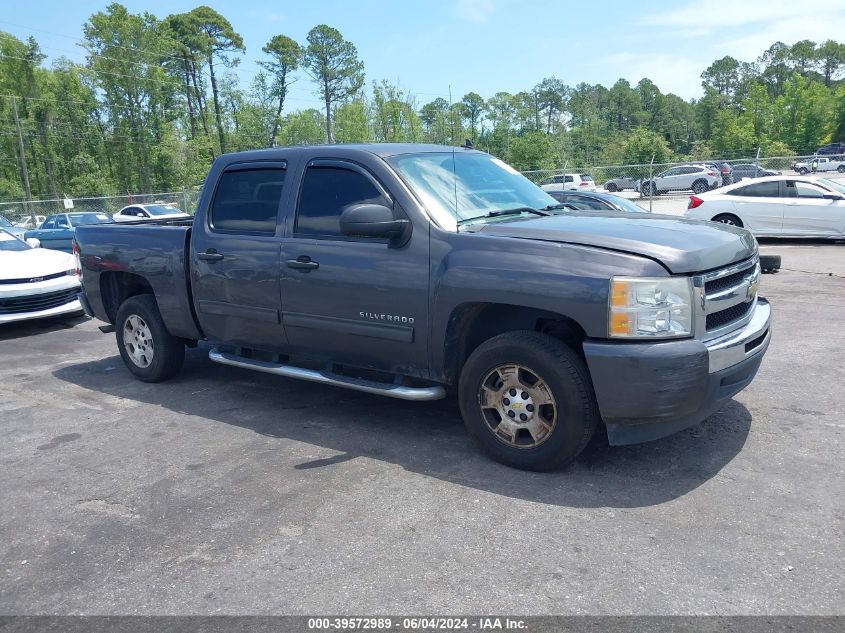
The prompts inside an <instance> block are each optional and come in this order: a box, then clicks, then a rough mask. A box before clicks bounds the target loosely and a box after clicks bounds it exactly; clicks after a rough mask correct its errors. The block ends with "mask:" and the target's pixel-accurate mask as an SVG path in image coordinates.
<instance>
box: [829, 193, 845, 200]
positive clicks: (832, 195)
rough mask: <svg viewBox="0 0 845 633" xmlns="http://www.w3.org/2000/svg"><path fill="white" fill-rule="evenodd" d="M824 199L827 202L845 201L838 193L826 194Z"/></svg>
mask: <svg viewBox="0 0 845 633" xmlns="http://www.w3.org/2000/svg"><path fill="white" fill-rule="evenodd" d="M824 199H825V200H845V198H843V197H842V196H840V195H839V194H838V193H826V194H824Z"/></svg>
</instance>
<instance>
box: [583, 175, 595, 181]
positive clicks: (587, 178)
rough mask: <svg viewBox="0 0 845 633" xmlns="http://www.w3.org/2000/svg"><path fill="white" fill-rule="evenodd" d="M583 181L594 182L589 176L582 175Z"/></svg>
mask: <svg viewBox="0 0 845 633" xmlns="http://www.w3.org/2000/svg"><path fill="white" fill-rule="evenodd" d="M581 180H586V181H588V182H593V177H592V176H590V175H589V174H581Z"/></svg>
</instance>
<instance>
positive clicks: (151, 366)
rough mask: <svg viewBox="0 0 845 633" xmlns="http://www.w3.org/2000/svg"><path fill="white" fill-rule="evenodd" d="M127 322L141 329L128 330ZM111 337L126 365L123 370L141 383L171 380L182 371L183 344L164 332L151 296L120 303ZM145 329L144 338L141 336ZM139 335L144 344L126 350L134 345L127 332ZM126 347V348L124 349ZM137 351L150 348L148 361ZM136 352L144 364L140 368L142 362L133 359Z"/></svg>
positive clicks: (146, 295)
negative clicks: (146, 362) (141, 325)
mask: <svg viewBox="0 0 845 633" xmlns="http://www.w3.org/2000/svg"><path fill="white" fill-rule="evenodd" d="M130 320H132V322H134V323H135V324H136V325H137V324H143V327H134V328H133V327H131V326H130ZM114 327H115V337H116V338H117V349H118V350H119V351H120V356H121V358H123V362H124V363H125V364H126V367H127V369H129V371H130V372H132V373H133V374H134V375H135V377H136V378H138V379H139V380H142V381H144V382H161V381H162V380H167V379H168V378H172V377H173V376H175V375H176V374H178V373H179V370H180V369H182V363H183V362H184V360H185V343H184V342H183V341H182V339H179V338H176V337H175V336H172V335H171V334H170V332H168V331H167V327H165V325H164V321H163V320H162V318H161V313H160V312H159V311H158V305H157V304H156V300H155V297H153V296H152V295H148V294H143V295H135V296H134V297H129V298H128V299H127V300H126V301H124V302H123V303H122V304H121V305H120V308H118V310H117V318H116V319H115V324H114ZM144 328H146V332H147V333H148V335H143V334H144V331H145V329H144ZM127 330H128V331H129V332H140V333H141V334H142V335H143V336H142V338H141V339H136V341H137V340H143V341H144V343H143V344H142V345H141V346H140V347H138V348H135V349H136V351H132V350H131V349H130V348H131V347H133V346H134V345H135V343H133V342H132V341H131V340H130V339H131V338H132V337H131V336H130V334H129V333H128V332H127ZM127 346H129V347H127ZM138 349H151V350H152V353H151V354H150V355H151V356H152V358H151V359H147V356H143V353H142V352H137V350H138ZM136 353H141V354H142V358H143V359H147V360H148V364H147V365H146V366H143V362H144V361H143V360H136V359H135V358H136Z"/></svg>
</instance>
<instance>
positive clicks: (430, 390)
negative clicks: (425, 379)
mask: <svg viewBox="0 0 845 633" xmlns="http://www.w3.org/2000/svg"><path fill="white" fill-rule="evenodd" d="M208 358H209V359H211V360H212V361H214V362H215V363H220V364H222V365H231V366H232V367H241V368H243V369H254V370H255V371H263V372H264V373H267V374H274V375H276V376H284V377H285V378H300V379H302V380H309V381H311V382H318V383H321V384H324V385H332V386H334V387H346V388H347V389H354V390H355V391H364V392H366V393H375V394H378V395H380V396H388V397H390V398H399V399H400V400H440V399H441V398H443V397H445V396H446V390H445V389H444V388H443V387H441V386H434V387H405V386H403V385H399V384H395V383H387V382H376V381H374V380H365V379H363V378H351V377H349V376H341V375H340V374H334V373H331V372H328V371H317V370H314V369H303V368H302V367H294V366H293V365H284V364H281V363H268V362H267V361H263V360H256V359H253V358H244V357H243V356H236V355H235V354H229V353H227V352H221V351H220V350H218V349H217V348H216V347H215V348H214V349H212V350H211V351H210V352H208Z"/></svg>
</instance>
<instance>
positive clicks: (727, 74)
mask: <svg viewBox="0 0 845 633" xmlns="http://www.w3.org/2000/svg"><path fill="white" fill-rule="evenodd" d="M701 86H702V87H703V88H704V90H710V91H712V92H715V93H716V94H717V95H720V96H724V97H726V98H727V100H730V99H732V98H733V96H734V93H735V92H736V89H737V87H738V86H739V62H738V61H737V60H736V59H734V58H733V57H731V56H730V55H727V56H725V57H723V58H722V59H717V60H716V61H715V62H713V63H712V64H710V65H709V66H708V67H707V69H706V70H705V71H704V72H703V73H701Z"/></svg>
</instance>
